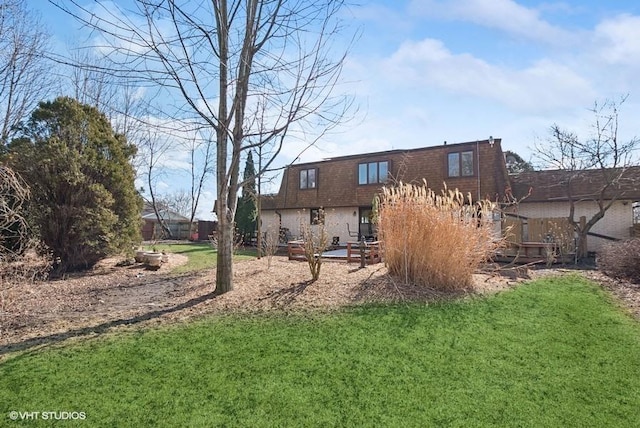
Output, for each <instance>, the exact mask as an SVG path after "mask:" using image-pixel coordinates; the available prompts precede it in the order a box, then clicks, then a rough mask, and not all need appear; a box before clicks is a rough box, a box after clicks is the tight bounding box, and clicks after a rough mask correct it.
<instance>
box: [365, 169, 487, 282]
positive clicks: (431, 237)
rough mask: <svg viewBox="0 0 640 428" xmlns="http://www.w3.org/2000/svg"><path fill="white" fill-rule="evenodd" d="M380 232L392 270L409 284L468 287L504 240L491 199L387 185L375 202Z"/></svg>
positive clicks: (415, 187)
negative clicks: (495, 226) (497, 228)
mask: <svg viewBox="0 0 640 428" xmlns="http://www.w3.org/2000/svg"><path fill="white" fill-rule="evenodd" d="M377 204H378V207H377V212H378V218H377V222H378V231H379V235H380V238H381V239H382V241H383V243H384V248H385V260H386V263H387V266H388V268H389V272H390V273H391V274H392V275H394V276H398V277H401V278H403V279H404V281H405V282H407V283H413V284H416V285H420V286H426V287H429V288H434V289H439V290H459V289H465V288H468V287H469V286H470V285H471V283H472V278H473V276H472V275H473V273H474V271H475V270H476V269H477V268H478V267H479V265H480V263H482V262H484V261H486V260H487V259H489V258H490V257H491V256H492V254H493V253H494V251H495V250H496V248H497V247H498V245H499V244H500V240H499V239H498V238H497V237H496V236H494V233H493V224H492V212H493V210H494V204H493V203H491V202H490V201H477V202H475V203H474V202H473V201H472V198H471V196H470V195H469V196H468V197H466V198H465V197H464V195H463V194H462V193H460V192H459V191H458V190H457V189H456V190H449V189H447V188H446V185H445V188H444V189H443V190H442V192H441V193H440V194H436V193H435V192H434V191H433V190H431V189H429V188H428V187H427V184H426V182H424V184H423V185H422V186H417V185H412V184H403V183H399V185H397V186H394V187H384V188H383V190H382V193H381V195H380V197H379V200H378V201H377Z"/></svg>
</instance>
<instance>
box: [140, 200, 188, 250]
mask: <svg viewBox="0 0 640 428" xmlns="http://www.w3.org/2000/svg"><path fill="white" fill-rule="evenodd" d="M158 214H159V215H160V219H161V220H162V222H164V224H165V225H166V227H167V228H168V229H169V230H170V231H171V236H168V234H167V233H166V232H165V231H164V229H163V227H162V225H161V224H160V221H158V216H156V213H155V211H154V210H153V207H152V206H151V204H149V203H145V205H144V208H143V211H142V239H143V240H145V241H152V240H157V239H169V238H170V239H192V238H193V236H194V232H195V231H197V223H198V221H197V220H194V224H193V225H192V224H191V222H190V221H189V219H188V218H187V217H185V216H183V215H181V214H179V213H177V212H175V211H172V210H169V209H160V210H158ZM194 228H195V229H194Z"/></svg>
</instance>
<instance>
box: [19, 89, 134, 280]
mask: <svg viewBox="0 0 640 428" xmlns="http://www.w3.org/2000/svg"><path fill="white" fill-rule="evenodd" d="M134 154H135V147H134V146H132V145H130V144H129V143H127V141H126V139H125V138H124V136H122V135H119V134H117V133H115V132H114V130H113V129H112V127H111V125H110V123H109V121H108V120H107V117H106V116H105V115H104V114H102V113H101V112H99V111H98V110H97V109H95V108H93V107H91V106H87V105H84V104H80V103H79V102H77V101H75V100H73V99H70V98H58V99H56V100H55V101H53V102H42V103H40V104H39V107H38V108H37V109H36V110H35V111H34V112H33V113H32V114H31V117H30V119H29V120H28V121H27V122H26V123H25V124H24V126H23V127H22V128H21V137H20V138H16V139H14V140H13V141H12V142H11V144H10V145H9V151H8V155H7V160H8V164H9V165H10V166H11V167H13V168H14V169H15V171H16V172H18V173H19V174H20V175H21V176H22V177H23V179H24V180H25V182H26V183H27V184H28V185H29V187H30V188H31V194H32V197H31V202H30V205H29V215H28V217H27V218H28V222H29V226H30V227H31V228H32V229H33V230H34V231H35V232H37V233H38V234H39V235H40V239H41V240H42V241H43V243H44V244H45V245H46V246H47V247H49V248H50V249H51V251H52V252H53V256H54V258H55V260H56V266H55V271H56V272H55V273H56V274H62V273H65V272H67V271H74V270H81V269H86V268H90V267H91V266H93V265H94V264H95V263H97V262H98V261H99V260H100V259H101V258H103V257H105V256H107V255H111V254H117V253H125V252H131V251H132V248H133V246H134V244H136V243H138V242H140V211H141V208H142V201H141V198H140V196H139V195H138V193H137V191H136V188H135V182H134V180H135V171H134V169H133V166H132V165H131V162H130V160H131V158H132V156H133V155H134Z"/></svg>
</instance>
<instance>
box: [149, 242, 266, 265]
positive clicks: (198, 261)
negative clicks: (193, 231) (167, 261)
mask: <svg viewBox="0 0 640 428" xmlns="http://www.w3.org/2000/svg"><path fill="white" fill-rule="evenodd" d="M147 247H148V248H147ZM152 247H153V248H155V249H156V251H166V252H168V253H176V254H184V255H185V256H187V257H188V258H189V261H188V262H187V264H185V265H182V266H178V267H176V268H175V269H174V270H173V272H174V273H185V272H194V271H198V270H202V269H213V268H215V267H216V257H217V256H218V253H217V251H216V250H214V249H213V247H212V246H211V244H209V243H204V242H203V243H195V242H192V243H188V244H155V245H153V246H145V249H149V250H151V248H152ZM255 254H256V252H255V250H238V251H236V254H235V257H236V259H238V260H240V259H246V258H251V257H255Z"/></svg>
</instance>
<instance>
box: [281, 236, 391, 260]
mask: <svg viewBox="0 0 640 428" xmlns="http://www.w3.org/2000/svg"><path fill="white" fill-rule="evenodd" d="M362 251H363V252H364V257H365V263H366V264H375V263H380V262H382V255H383V252H382V242H380V241H373V242H365V243H364V247H363V248H362ZM287 254H288V257H289V260H298V261H306V260H307V256H306V255H305V251H304V242H303V241H300V240H296V241H289V242H288V244H287ZM322 257H323V258H325V259H333V260H346V261H347V263H360V259H361V249H360V242H347V243H346V247H344V246H338V248H335V249H333V250H328V251H325V252H324V253H322Z"/></svg>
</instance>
